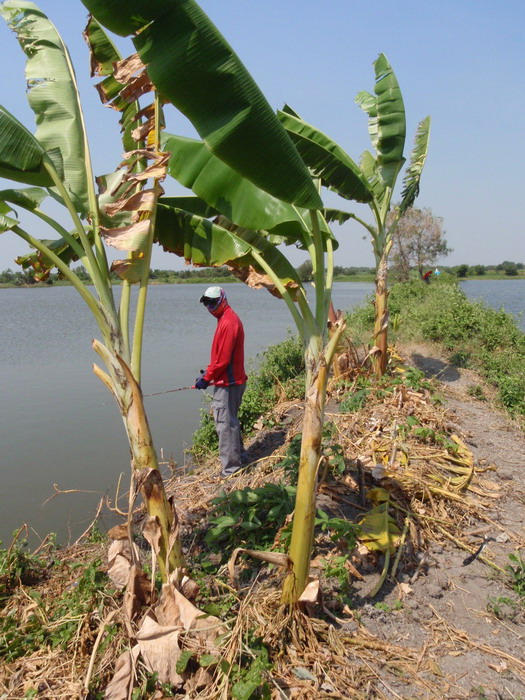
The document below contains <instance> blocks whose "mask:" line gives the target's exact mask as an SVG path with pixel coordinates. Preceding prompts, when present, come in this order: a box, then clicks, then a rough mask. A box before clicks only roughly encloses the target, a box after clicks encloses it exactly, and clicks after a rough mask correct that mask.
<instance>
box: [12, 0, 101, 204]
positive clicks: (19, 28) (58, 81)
mask: <svg viewBox="0 0 525 700" xmlns="http://www.w3.org/2000/svg"><path fill="white" fill-rule="evenodd" d="M0 15H2V17H3V18H4V19H5V20H6V22H7V24H8V25H9V27H10V28H11V29H12V30H13V31H14V32H15V33H16V35H17V39H18V41H19V43H20V46H21V47H22V50H23V51H24V53H25V55H26V57H27V61H26V79H27V85H28V93H27V97H28V101H29V105H30V107H31V109H32V110H33V112H34V113H35V119H36V123H37V130H36V133H35V138H36V140H37V141H38V142H39V143H40V144H41V147H42V148H43V149H44V150H45V151H51V150H52V149H59V151H60V154H61V159H62V163H63V170H64V177H63V181H64V184H65V186H66V188H67V189H68V191H69V192H70V195H71V198H72V200H73V203H74V205H75V208H76V210H77V211H78V212H79V213H80V214H84V215H85V214H86V213H87V211H88V209H89V205H88V196H87V177H88V175H87V172H86V165H85V157H86V153H85V147H84V134H83V118H82V112H81V108H80V103H79V96H78V90H77V86H76V80H75V74H74V71H73V67H72V65H71V61H70V57H69V53H68V51H67V49H66V47H65V46H64V44H63V42H62V39H61V38H60V36H59V34H58V32H57V31H56V29H55V27H54V25H53V24H52V23H51V22H50V21H49V20H48V18H47V17H46V15H45V14H44V13H43V12H42V11H41V10H40V9H39V8H38V7H37V6H36V5H35V4H34V3H32V2H28V1H27V0H5V2H4V3H3V4H2V5H0ZM1 130H2V129H1V127H0V131H1ZM0 174H2V175H3V176H4V177H5V174H4V173H3V172H2V171H1V170H0ZM13 179H16V178H13ZM19 181H21V182H28V184H38V185H43V184H47V183H45V182H42V181H35V180H33V181H31V182H29V181H28V180H19Z"/></svg>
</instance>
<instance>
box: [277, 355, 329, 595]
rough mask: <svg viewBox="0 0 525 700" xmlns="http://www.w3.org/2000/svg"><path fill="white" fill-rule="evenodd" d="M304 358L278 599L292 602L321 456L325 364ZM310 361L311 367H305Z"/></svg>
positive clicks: (299, 583)
mask: <svg viewBox="0 0 525 700" xmlns="http://www.w3.org/2000/svg"><path fill="white" fill-rule="evenodd" d="M306 359H307V387H306V392H305V406H304V418H303V437H302V441H301V454H300V457H299V477H298V482H297V495H296V500H295V511H294V517H293V528H292V538H291V542H290V550H289V553H288V556H289V558H290V560H291V571H290V573H289V574H288V576H287V578H286V580H285V582H284V586H283V593H282V598H281V602H282V603H284V604H292V603H295V602H296V601H297V600H298V599H299V597H300V595H301V593H302V592H303V590H304V589H305V587H306V585H307V583H308V575H309V572H310V559H311V555H312V548H313V542H314V525H315V510H316V496H317V473H318V471H319V461H320V458H321V441H322V435H323V425H324V406H325V398H326V384H327V379H328V367H327V364H326V360H325V357H324V354H322V353H318V354H317V357H316V358H315V357H310V363H309V362H308V357H306ZM309 365H310V367H311V371H308V366H309Z"/></svg>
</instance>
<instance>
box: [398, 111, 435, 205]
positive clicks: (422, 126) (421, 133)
mask: <svg viewBox="0 0 525 700" xmlns="http://www.w3.org/2000/svg"><path fill="white" fill-rule="evenodd" d="M429 140H430V117H425V119H423V120H422V121H420V122H419V125H418V128H417V132H416V138H415V142H414V148H413V150H412V153H411V156H410V165H409V166H408V168H407V170H406V173H405V177H404V178H403V185H404V187H403V191H402V193H401V204H400V205H399V209H400V211H401V214H404V213H405V212H406V210H407V209H409V208H410V207H411V206H412V205H413V204H414V201H415V199H416V197H417V196H418V194H419V183H420V180H421V174H422V172H423V168H424V166H425V161H426V158H427V153H428V142H429Z"/></svg>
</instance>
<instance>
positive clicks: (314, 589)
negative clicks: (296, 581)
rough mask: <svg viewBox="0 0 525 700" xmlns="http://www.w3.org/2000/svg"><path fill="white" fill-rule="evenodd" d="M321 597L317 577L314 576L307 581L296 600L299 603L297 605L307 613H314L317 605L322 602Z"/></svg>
mask: <svg viewBox="0 0 525 700" xmlns="http://www.w3.org/2000/svg"><path fill="white" fill-rule="evenodd" d="M321 599H322V595H321V588H320V584H319V579H318V578H316V579H313V581H310V582H309V583H308V585H307V586H306V588H305V589H304V591H303V592H302V593H301V595H300V597H299V600H298V601H297V602H298V603H299V607H300V608H302V609H303V610H304V612H306V613H307V614H308V615H315V613H316V610H317V608H318V606H319V605H320V604H321V602H322V600H321Z"/></svg>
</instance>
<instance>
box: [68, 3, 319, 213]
mask: <svg viewBox="0 0 525 700" xmlns="http://www.w3.org/2000/svg"><path fill="white" fill-rule="evenodd" d="M82 1H83V4H84V5H85V6H86V7H87V8H88V10H89V11H90V12H91V13H92V14H93V15H94V16H95V17H96V18H97V20H98V21H99V22H100V23H101V24H103V25H104V26H105V27H107V28H108V29H110V30H111V31H113V32H115V33H117V34H120V35H122V36H125V35H129V34H132V33H136V32H138V34H136V36H135V37H134V40H133V41H134V44H135V47H136V49H137V51H138V53H139V55H140V58H141V59H142V61H143V62H144V63H145V64H146V66H147V69H148V74H149V76H150V78H151V80H152V82H153V84H154V85H155V87H156V88H157V90H158V91H159V92H160V94H161V95H162V96H163V98H165V99H166V100H168V101H169V102H171V103H172V104H173V105H174V106H175V107H176V108H177V109H178V110H179V111H181V112H182V113H183V114H185V115H186V116H187V117H188V119H189V120H190V121H191V123H192V124H193V125H194V127H195V128H196V130H197V132H198V133H199V135H200V136H201V138H202V139H203V140H204V142H205V143H206V145H207V146H208V148H209V149H210V150H211V151H212V152H213V153H214V154H215V155H216V156H217V157H218V158H220V159H221V160H223V161H224V162H225V163H227V164H228V165H229V166H230V167H232V168H233V169H234V170H236V171H238V172H239V173H241V174H242V175H243V176H244V177H246V178H247V179H248V180H250V181H252V182H253V183H255V184H256V185H257V186H258V187H260V188H261V189H263V190H265V191H266V192H269V193H270V194H272V195H273V196H274V197H276V198H278V199H282V200H283V201H285V202H290V203H293V204H297V205H299V206H303V207H305V208H309V209H320V208H321V207H322V203H321V199H320V197H319V194H318V192H317V190H316V188H315V186H314V184H313V182H312V178H311V177H310V174H309V173H308V170H307V168H306V166H305V165H304V163H303V161H302V160H301V158H300V156H299V154H298V153H297V151H296V149H295V148H294V145H293V144H292V142H291V140H290V139H289V138H288V136H287V134H286V132H285V131H284V129H283V127H282V126H281V124H280V122H279V120H278V119H277V117H276V115H275V114H274V112H273V110H272V108H271V107H270V105H269V104H268V102H267V101H266V99H265V97H264V96H263V94H262V93H261V91H260V90H259V88H258V87H257V85H256V83H255V82H254V80H253V78H252V77H251V76H250V74H249V73H248V71H247V70H246V68H245V67H244V66H243V64H242V63H241V61H240V60H239V58H238V57H237V55H236V54H235V53H234V51H233V50H232V48H231V47H230V46H229V44H228V43H227V42H226V40H225V39H224V37H223V36H222V35H221V34H220V33H219V31H218V30H217V28H216V27H215V25H214V24H213V23H212V22H211V21H210V19H209V18H208V17H207V16H206V14H205V13H204V12H203V11H202V9H201V8H200V7H199V6H198V5H197V3H195V2H194V1H193V0H154V1H153V0H151V1H148V2H147V3H144V2H143V1H142V0H141V1H139V0H131V1H130V0H82Z"/></svg>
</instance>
